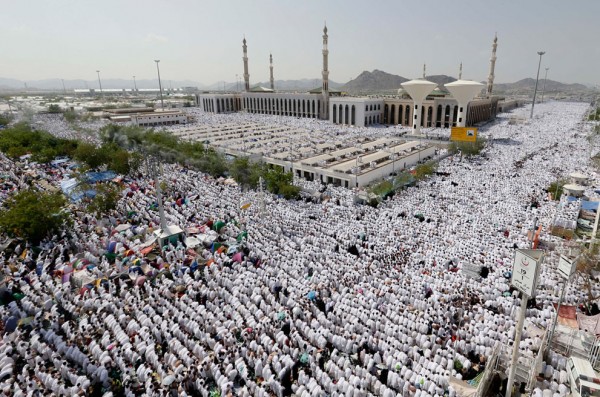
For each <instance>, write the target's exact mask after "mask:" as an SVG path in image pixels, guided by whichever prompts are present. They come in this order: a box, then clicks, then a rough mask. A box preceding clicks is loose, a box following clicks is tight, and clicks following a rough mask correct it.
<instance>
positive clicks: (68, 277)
mask: <svg viewBox="0 0 600 397" xmlns="http://www.w3.org/2000/svg"><path fill="white" fill-rule="evenodd" d="M71 274H73V273H66V274H63V276H62V283H63V284H65V283H68V282H69V281H70V280H71Z"/></svg>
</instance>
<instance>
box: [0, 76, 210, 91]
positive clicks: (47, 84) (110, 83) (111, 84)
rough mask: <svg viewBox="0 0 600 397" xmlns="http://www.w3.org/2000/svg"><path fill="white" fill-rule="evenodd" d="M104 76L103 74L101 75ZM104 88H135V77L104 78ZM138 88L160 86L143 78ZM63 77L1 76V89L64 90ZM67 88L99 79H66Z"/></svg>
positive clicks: (94, 84)
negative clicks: (18, 78) (29, 77)
mask: <svg viewBox="0 0 600 397" xmlns="http://www.w3.org/2000/svg"><path fill="white" fill-rule="evenodd" d="M100 77H102V76H100ZM101 81H102V88H104V89H114V88H116V89H118V88H133V87H134V85H133V79H130V80H127V79H102V80H101ZM135 83H136V86H137V88H139V89H145V88H158V80H157V79H141V80H136V81H135ZM161 83H162V85H163V88H164V89H169V88H171V87H173V88H179V87H198V88H203V87H204V85H203V84H201V83H198V82H197V81H191V80H172V81H171V80H163V79H161ZM62 84H63V83H62V81H61V79H44V80H28V81H22V80H16V79H7V78H2V77H0V90H12V91H14V90H19V91H20V90H23V89H25V87H27V88H26V90H27V91H50V90H62V89H63V85H62ZM64 84H65V86H64V87H65V88H66V90H67V91H71V90H73V89H85V88H96V89H97V88H98V80H65V81H64Z"/></svg>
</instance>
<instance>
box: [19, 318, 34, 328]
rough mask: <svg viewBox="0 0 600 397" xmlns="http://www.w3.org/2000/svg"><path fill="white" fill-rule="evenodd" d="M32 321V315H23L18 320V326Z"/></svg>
mask: <svg viewBox="0 0 600 397" xmlns="http://www.w3.org/2000/svg"><path fill="white" fill-rule="evenodd" d="M32 321H33V317H24V318H22V319H20V320H19V322H18V324H19V326H24V325H28V324H31V322H32Z"/></svg>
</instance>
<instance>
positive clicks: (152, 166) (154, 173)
mask: <svg viewBox="0 0 600 397" xmlns="http://www.w3.org/2000/svg"><path fill="white" fill-rule="evenodd" d="M147 161H148V163H147V165H148V171H149V173H150V176H151V177H152V179H153V180H154V186H155V189H156V201H157V203H158V214H159V216H160V227H161V229H162V230H163V232H164V231H165V230H167V220H166V218H165V209H164V207H163V201H162V189H161V188H160V181H159V180H158V174H159V167H158V164H157V162H158V160H157V159H156V158H155V157H152V156H149V157H147Z"/></svg>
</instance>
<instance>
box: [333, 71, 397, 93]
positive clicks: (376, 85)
mask: <svg viewBox="0 0 600 397" xmlns="http://www.w3.org/2000/svg"><path fill="white" fill-rule="evenodd" d="M405 81H408V79H407V78H404V77H402V76H397V75H395V74H390V73H386V72H383V71H381V70H377V69H375V70H373V71H372V72H369V71H367V70H365V71H364V72H362V73H361V74H359V75H358V77H357V78H355V79H353V80H350V81H349V82H347V83H346V84H344V85H343V86H342V91H347V92H349V93H371V92H377V91H388V90H398V88H400V84H401V83H404V82H405Z"/></svg>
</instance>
